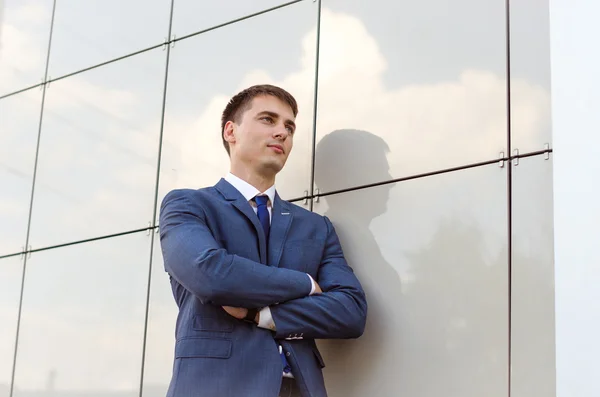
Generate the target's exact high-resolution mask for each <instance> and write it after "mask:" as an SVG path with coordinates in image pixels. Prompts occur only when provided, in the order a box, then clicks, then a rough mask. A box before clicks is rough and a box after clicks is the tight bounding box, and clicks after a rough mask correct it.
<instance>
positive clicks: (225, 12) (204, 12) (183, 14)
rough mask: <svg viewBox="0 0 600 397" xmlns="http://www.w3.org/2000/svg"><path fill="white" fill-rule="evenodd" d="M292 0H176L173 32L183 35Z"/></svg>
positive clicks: (178, 35)
mask: <svg viewBox="0 0 600 397" xmlns="http://www.w3.org/2000/svg"><path fill="white" fill-rule="evenodd" d="M290 2H292V0H287V1H286V0H252V1H247V0H228V1H197V0H175V3H174V8H173V29H172V33H173V34H175V35H176V36H177V37H183V36H185V35H187V34H190V33H195V32H199V31H201V30H204V29H207V28H210V27H213V26H217V25H220V24H222V23H225V22H229V21H232V20H235V19H238V18H241V17H245V16H247V15H250V14H253V13H256V12H259V11H263V10H266V9H268V8H271V7H275V6H278V5H281V4H285V3H290Z"/></svg>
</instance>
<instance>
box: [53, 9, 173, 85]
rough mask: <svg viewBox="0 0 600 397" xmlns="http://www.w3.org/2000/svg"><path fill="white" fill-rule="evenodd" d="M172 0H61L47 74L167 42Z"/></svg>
mask: <svg viewBox="0 0 600 397" xmlns="http://www.w3.org/2000/svg"><path fill="white" fill-rule="evenodd" d="M170 6H171V1H170V0H153V1H144V0H127V1H121V0H86V1H79V0H59V1H57V2H56V12H55V15H54V28H53V30H52V49H51V52H50V61H49V68H48V75H49V76H51V77H53V78H57V77H60V76H64V75H66V74H69V73H73V72H76V71H79V70H82V69H84V68H86V67H89V66H94V65H97V64H100V63H102V62H106V61H109V60H111V59H114V58H118V57H120V56H124V55H128V54H131V53H133V52H136V51H139V50H143V49H144V48H148V47H151V46H154V45H159V44H161V43H163V42H164V40H165V37H166V36H167V35H168V32H169V14H170Z"/></svg>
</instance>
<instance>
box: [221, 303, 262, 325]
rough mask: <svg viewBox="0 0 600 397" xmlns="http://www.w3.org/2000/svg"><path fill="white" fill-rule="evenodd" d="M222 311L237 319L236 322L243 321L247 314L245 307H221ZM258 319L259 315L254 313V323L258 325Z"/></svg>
mask: <svg viewBox="0 0 600 397" xmlns="http://www.w3.org/2000/svg"><path fill="white" fill-rule="evenodd" d="M223 310H225V311H226V312H227V314H229V315H230V316H232V317H235V318H237V319H238V320H242V319H244V317H246V314H248V309H246V308H245V307H232V306H223ZM259 319H260V313H256V317H254V322H255V323H256V324H258V321H259Z"/></svg>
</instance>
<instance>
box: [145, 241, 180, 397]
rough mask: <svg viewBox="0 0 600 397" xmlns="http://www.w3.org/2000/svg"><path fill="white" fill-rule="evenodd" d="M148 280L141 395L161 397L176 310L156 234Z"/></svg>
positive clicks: (170, 362) (170, 360) (172, 345)
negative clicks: (147, 307)
mask: <svg viewBox="0 0 600 397" xmlns="http://www.w3.org/2000/svg"><path fill="white" fill-rule="evenodd" d="M151 280H152V281H151V283H150V306H149V309H148V331H147V335H146V361H145V363H144V387H143V394H142V396H143V397H164V396H166V395H167V389H168V388H169V382H170V381H171V374H172V368H173V358H174V356H173V352H174V349H175V323H176V320H177V311H178V310H177V305H176V304H175V300H174V299H173V293H172V292H171V285H170V283H169V276H168V274H167V273H166V272H165V268H164V264H163V258H162V253H161V250H160V242H159V240H158V234H156V235H155V237H154V251H153V253H152V279H151Z"/></svg>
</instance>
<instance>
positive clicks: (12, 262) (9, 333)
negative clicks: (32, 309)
mask: <svg viewBox="0 0 600 397" xmlns="http://www.w3.org/2000/svg"><path fill="white" fill-rule="evenodd" d="M22 272H23V257H22V256H14V257H10V258H4V259H0V397H8V395H9V392H10V378H11V376H12V368H13V358H14V353H15V338H16V335H17V317H18V311H19V298H20V293H21V278H22Z"/></svg>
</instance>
